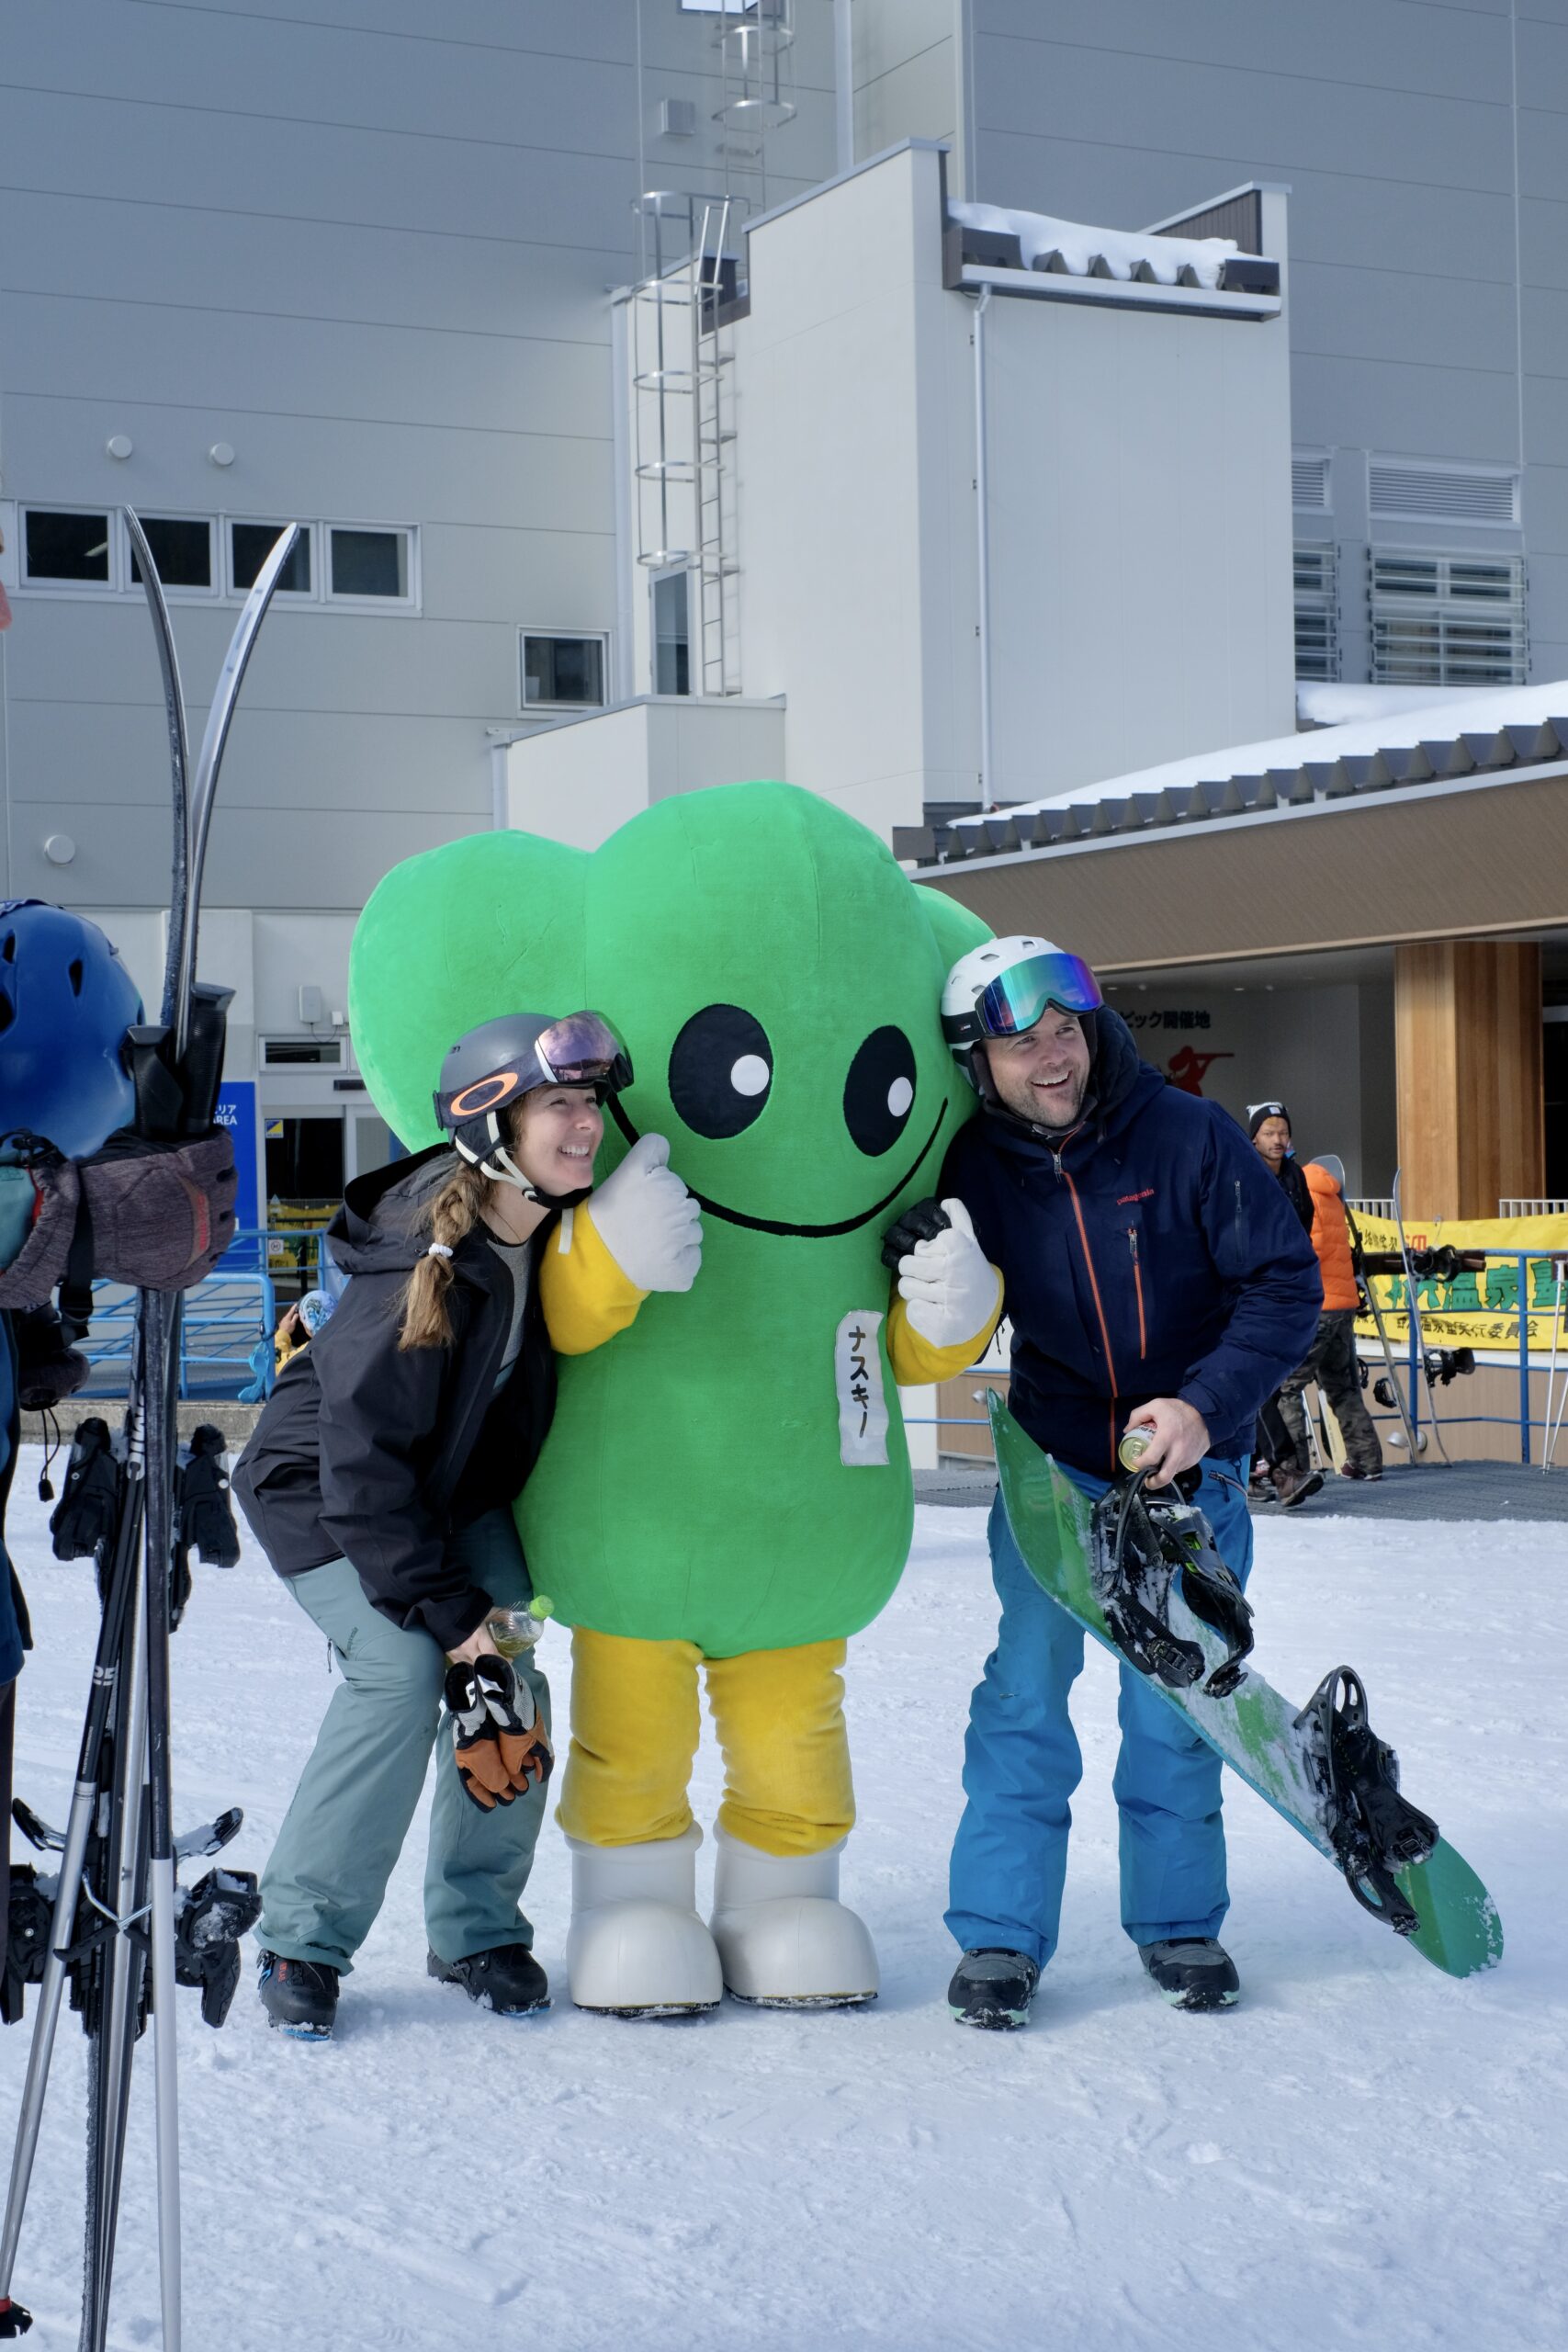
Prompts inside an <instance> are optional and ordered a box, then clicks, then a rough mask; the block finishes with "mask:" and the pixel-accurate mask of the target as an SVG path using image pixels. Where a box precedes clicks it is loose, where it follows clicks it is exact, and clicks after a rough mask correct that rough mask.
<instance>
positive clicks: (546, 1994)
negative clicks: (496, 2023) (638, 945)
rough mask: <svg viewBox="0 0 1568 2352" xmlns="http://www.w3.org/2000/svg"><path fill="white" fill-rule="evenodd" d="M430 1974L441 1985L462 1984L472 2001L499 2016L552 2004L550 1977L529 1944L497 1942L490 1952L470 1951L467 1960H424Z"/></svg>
mask: <svg viewBox="0 0 1568 2352" xmlns="http://www.w3.org/2000/svg"><path fill="white" fill-rule="evenodd" d="M425 1969H426V1972H427V1973H428V1974H430V1975H432V1976H434V1978H435V1980H436V1982H437V1983H438V1984H441V1985H461V1986H462V1988H463V1990H464V1992H465V1993H466V1994H467V1995H468V1998H469V2000H470V2001H479V2002H482V2003H483V2004H484V2005H485V2006H486V2007H489V2008H492V2009H493V2010H494V2011H495V2012H496V2015H497V2016H498V2017H503V2018H522V2017H526V2016H527V2015H528V2013H529V2011H530V2010H531V2009H547V2008H548V2007H549V2006H550V1980H549V1978H548V1977H547V1975H546V1974H545V1972H544V1970H543V1969H542V1968H541V1967H540V1966H539V1963H538V1962H537V1961H536V1959H535V1957H534V1955H533V1953H532V1952H531V1951H529V1949H528V1947H527V1945H526V1944H497V1945H496V1946H495V1948H494V1950H493V1951H476V1952H470V1953H469V1955H468V1959H467V1960H438V1959H437V1958H436V1956H435V1954H434V1952H432V1953H431V1955H430V1957H429V1959H428V1960H427V1961H426V1962H425Z"/></svg>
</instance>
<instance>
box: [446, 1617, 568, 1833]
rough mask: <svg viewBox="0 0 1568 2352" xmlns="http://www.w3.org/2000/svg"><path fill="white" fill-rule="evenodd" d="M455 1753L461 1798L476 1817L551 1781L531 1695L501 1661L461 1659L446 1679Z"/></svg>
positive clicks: (549, 1758)
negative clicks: (532, 1783)
mask: <svg viewBox="0 0 1568 2352" xmlns="http://www.w3.org/2000/svg"><path fill="white" fill-rule="evenodd" d="M446 1704H447V1707H448V1709H449V1711H450V1713H451V1716H452V1732H453V1743H454V1754H455V1756H456V1758H457V1771H458V1776H459V1778H460V1779H461V1781H462V1783H463V1792H464V1794H465V1795H466V1796H467V1797H468V1799H469V1800H470V1801H471V1802H472V1803H473V1804H477V1805H478V1806H479V1811H480V1812H481V1813H490V1812H492V1811H493V1810H494V1808H495V1807H496V1806H497V1805H498V1804H514V1803H515V1802H516V1800H517V1798H519V1797H521V1796H526V1794H527V1793H528V1787H529V1783H530V1781H536V1782H537V1784H538V1785H539V1787H540V1788H543V1786H544V1784H545V1782H546V1781H547V1780H548V1779H549V1777H550V1767H551V1765H552V1764H553V1763H554V1762H555V1751H554V1749H553V1748H552V1747H551V1746H550V1736H549V1734H548V1732H547V1730H546V1729H545V1726H544V1724H543V1723H542V1721H541V1720H540V1716H539V1711H538V1709H537V1708H536V1706H535V1704H534V1699H533V1694H532V1692H531V1691H529V1689H528V1687H527V1685H526V1684H525V1683H522V1682H519V1681H518V1679H517V1677H516V1676H515V1674H513V1671H512V1668H511V1667H510V1666H509V1665H508V1663H507V1661H506V1659H505V1658H503V1657H495V1656H493V1655H491V1653H490V1652H488V1651H487V1652H486V1653H484V1654H483V1655H482V1656H481V1657H477V1658H463V1659H460V1660H459V1661H458V1663H457V1665H456V1666H454V1667H452V1668H450V1669H449V1671H448V1673H447V1676H446Z"/></svg>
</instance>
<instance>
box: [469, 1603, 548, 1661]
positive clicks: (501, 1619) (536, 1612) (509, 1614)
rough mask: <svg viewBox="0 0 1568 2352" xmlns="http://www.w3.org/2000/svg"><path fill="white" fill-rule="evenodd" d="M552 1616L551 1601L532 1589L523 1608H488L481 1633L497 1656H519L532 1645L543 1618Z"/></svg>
mask: <svg viewBox="0 0 1568 2352" xmlns="http://www.w3.org/2000/svg"><path fill="white" fill-rule="evenodd" d="M554 1615H555V1603H554V1601H553V1600H550V1599H549V1597H548V1595H547V1594H546V1593H542V1592H536V1594H535V1595H534V1598H533V1600H531V1601H530V1602H529V1603H528V1606H527V1608H526V1609H492V1610H491V1612H490V1615H489V1616H488V1617H487V1618H486V1619H485V1632H486V1633H487V1634H489V1635H490V1638H491V1646H492V1647H493V1648H494V1650H495V1652H496V1654H497V1656H498V1657H503V1658H507V1659H509V1660H510V1659H513V1658H519V1657H522V1656H523V1653H524V1651H525V1650H531V1649H532V1648H533V1646H534V1645H535V1643H536V1641H537V1640H538V1638H539V1635H540V1634H542V1633H543V1632H544V1630H545V1624H546V1622H547V1619H549V1618H551V1617H553V1616H554Z"/></svg>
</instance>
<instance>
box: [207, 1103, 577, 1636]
mask: <svg viewBox="0 0 1568 2352" xmlns="http://www.w3.org/2000/svg"><path fill="white" fill-rule="evenodd" d="M455 1157H456V1155H455V1154H454V1153H453V1152H452V1150H451V1149H450V1148H449V1147H448V1146H447V1145H445V1144H437V1145H434V1146H433V1147H432V1148H431V1149H430V1150H428V1151H423V1152H421V1153H420V1154H419V1155H418V1156H417V1157H416V1158H415V1159H412V1160H410V1159H404V1160H399V1161H396V1162H395V1163H394V1164H393V1165H392V1167H390V1168H384V1169H378V1170H376V1171H375V1173H374V1174H372V1175H368V1176H363V1177H358V1178H356V1179H355V1182H353V1183H352V1184H351V1185H350V1186H349V1188H348V1192H347V1193H346V1194H345V1196H344V1203H343V1206H342V1207H341V1208H340V1209H339V1210H338V1212H337V1215H336V1216H334V1217H333V1221H332V1224H331V1225H330V1226H329V1227H328V1228H327V1238H328V1243H329V1246H330V1247H331V1250H332V1253H333V1259H334V1260H335V1261H336V1263H337V1264H338V1265H339V1266H340V1267H341V1268H342V1270H343V1272H344V1273H346V1274H347V1275H349V1277H350V1280H349V1282H348V1283H347V1284H346V1286H345V1287H344V1292H343V1295H342V1296H341V1297H340V1299H339V1301H338V1304H337V1306H336V1307H335V1309H334V1310H333V1316H332V1319H331V1320H330V1322H328V1323H327V1324H325V1325H324V1326H323V1328H322V1329H321V1332H320V1333H319V1334H318V1336H317V1337H316V1339H315V1340H312V1341H311V1343H310V1346H309V1347H308V1348H301V1349H300V1350H299V1352H298V1353H297V1354H296V1355H293V1356H291V1357H290V1358H289V1360H288V1363H286V1364H285V1365H284V1367H283V1369H282V1371H281V1372H280V1373H279V1374H278V1377H277V1385H276V1387H275V1388H274V1390H273V1392H272V1395H271V1396H270V1397H268V1399H267V1401H266V1404H265V1407H264V1408H263V1410H262V1416H261V1419H260V1420H259V1421H258V1422H257V1423H256V1426H255V1429H254V1432H253V1434H252V1437H251V1441H250V1443H249V1444H248V1445H247V1446H246V1448H245V1450H244V1452H243V1454H242V1455H241V1456H240V1459H239V1461H238V1463H237V1464H235V1467H234V1479H233V1484H234V1492H235V1495H236V1496H237V1497H238V1498H239V1501H240V1503H241V1506H242V1508H243V1510H244V1514H245V1517H246V1519H247V1520H248V1521H249V1522H250V1525H251V1527H252V1529H253V1531H254V1533H255V1535H256V1537H257V1539H258V1540H259V1542H260V1544H261V1545H262V1548H263V1550H264V1551H265V1553H266V1555H267V1557H268V1558H269V1560H270V1561H271V1562H272V1565H273V1566H274V1567H275V1568H276V1570H277V1572H278V1574H279V1575H280V1576H283V1577H295V1576H302V1575H303V1574H304V1573H305V1572H306V1571H307V1570H308V1569H310V1568H319V1567H321V1566H324V1565H325V1563H326V1562H327V1561H328V1560H333V1559H337V1558H340V1557H343V1558H346V1559H347V1560H348V1561H349V1563H350V1565H351V1566H353V1567H354V1569H355V1572H356V1573H357V1575H358V1577H359V1581H360V1583H361V1584H362V1585H363V1587H364V1589H365V1592H366V1596H367V1599H368V1600H370V1601H371V1602H372V1603H373V1605H374V1606H375V1607H376V1608H377V1609H378V1610H379V1611H380V1612H381V1614H382V1615H383V1616H384V1617H388V1618H389V1619H390V1620H391V1622H392V1623H393V1624H395V1625H400V1626H402V1627H403V1628H404V1629H405V1630H410V1631H412V1630H420V1631H423V1632H424V1633H427V1634H431V1635H432V1636H433V1637H434V1639H435V1640H436V1641H437V1642H439V1644H440V1645H441V1646H442V1648H443V1649H447V1650H450V1649H454V1648H456V1646H457V1644H458V1643H459V1642H462V1641H465V1640H467V1638H468V1635H469V1634H471V1633H473V1632H474V1630H475V1628H476V1627H477V1626H478V1625H479V1624H480V1623H482V1622H483V1620H484V1618H485V1616H486V1614H487V1612H488V1611H489V1609H490V1605H491V1597H490V1595H489V1594H488V1593H486V1592H485V1591H483V1590H482V1589H480V1588H479V1587H478V1586H476V1585H474V1584H472V1583H470V1581H469V1579H468V1575H467V1573H466V1571H465V1570H464V1569H463V1568H461V1567H460V1566H457V1565H456V1564H455V1563H453V1564H449V1560H448V1552H449V1545H450V1539H451V1538H452V1536H453V1535H454V1534H456V1533H457V1532H458V1530H459V1529H461V1528H464V1527H467V1526H468V1525H469V1524H470V1523H471V1522H472V1521H474V1520H476V1519H479V1518H480V1517H481V1516H482V1515H483V1513H484V1512H486V1511H487V1510H494V1509H496V1508H497V1507H498V1506H499V1505H502V1504H509V1503H512V1502H513V1501H514V1500H515V1499H516V1498H517V1496H518V1495H519V1494H520V1493H521V1491H522V1489H523V1487H524V1485H525V1481H526V1479H527V1477H528V1474H529V1472H530V1471H531V1470H532V1468H533V1466H534V1464H535V1462H536V1459H537V1458H538V1452H539V1448H540V1446H541V1445H542V1444H543V1442H544V1439H545V1434H546V1431H547V1430H548V1428H549V1425H550V1419H551V1417H552V1415H553V1413H554V1410H555V1394H556V1388H555V1356H554V1353H553V1351H552V1350H551V1347H550V1342H549V1337H548V1334H547V1331H546V1329H545V1318H544V1314H543V1310H542V1308H541V1306H540V1305H539V1285H538V1271H537V1270H538V1266H539V1262H540V1260H541V1257H542V1255H543V1252H544V1250H545V1247H546V1244H547V1237H548V1235H549V1234H550V1233H551V1231H552V1230H553V1228H554V1224H555V1220H554V1219H553V1218H551V1217H547V1218H546V1220H545V1222H544V1223H543V1224H542V1225H541V1226H540V1227H538V1229H537V1231H536V1234H535V1236H534V1238H533V1243H532V1255H531V1258H530V1261H529V1280H528V1295H527V1301H526V1305H525V1311H524V1318H523V1333H522V1348H521V1352H520V1353H519V1355H518V1358H517V1361H516V1363H514V1364H513V1368H512V1371H511V1374H510V1375H509V1376H508V1378H507V1379H506V1381H505V1382H504V1384H503V1385H502V1387H501V1389H500V1390H499V1392H498V1391H497V1388H496V1379H497V1375H498V1374H499V1372H500V1370H501V1364H502V1356H503V1354H504V1351H505V1347H506V1341H507V1339H508V1336H509V1334H510V1331H511V1327H512V1310H513V1298H514V1286H513V1279H512V1275H511V1272H510V1271H509V1270H508V1268H507V1267H506V1266H505V1265H504V1264H503V1263H502V1259H501V1257H500V1255H499V1254H498V1252H497V1250H495V1249H494V1248H493V1247H492V1246H491V1241H490V1238H489V1236H488V1230H487V1228H485V1227H482V1226H476V1227H474V1228H473V1230H472V1231H471V1232H469V1233H468V1234H466V1235H465V1236H464V1238H463V1239H462V1240H461V1241H459V1242H457V1244H456V1245H455V1246H454V1249H453V1254H452V1260H451V1268H452V1273H453V1277H454V1279H453V1282H452V1285H451V1287H450V1289H449V1290H448V1291H447V1293H446V1304H447V1310H448V1313H449V1315H450V1317H451V1321H452V1330H453V1337H452V1344H451V1345H450V1347H446V1348H439V1347H432V1348H409V1349H400V1347H399V1345H398V1332H399V1327H400V1322H401V1319H402V1318H401V1307H402V1299H403V1292H404V1289H405V1287H406V1285H407V1282H408V1277H409V1273H410V1271H411V1270H412V1267H413V1266H415V1265H416V1264H417V1263H418V1261H419V1260H420V1259H421V1258H422V1257H423V1255H424V1252H425V1250H426V1248H427V1247H428V1234H427V1230H426V1228H425V1227H423V1224H422V1223H421V1222H420V1214H419V1213H420V1210H421V1209H422V1207H423V1204H424V1203H425V1202H426V1200H427V1199H428V1197H429V1195H430V1193H432V1192H433V1191H434V1190H436V1189H437V1188H438V1187H439V1186H440V1185H441V1184H443V1183H444V1182H446V1177H447V1176H448V1175H449V1173H450V1172H451V1169H452V1166H453V1164H454V1162H455Z"/></svg>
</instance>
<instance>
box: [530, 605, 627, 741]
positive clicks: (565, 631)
mask: <svg viewBox="0 0 1568 2352" xmlns="http://www.w3.org/2000/svg"><path fill="white" fill-rule="evenodd" d="M531 637H547V638H551V639H561V638H570V639H572V640H573V641H574V642H576V643H578V644H583V645H586V644H594V645H597V646H598V648H599V699H598V701H597V702H530V701H529V700H528V669H527V662H528V639H530V638H531ZM612 675H613V673H612V671H611V668H610V632H609V630H608V629H607V628H541V627H540V626H539V625H538V624H537V623H536V622H532V621H527V622H522V623H520V624H519V626H518V630H517V707H518V709H519V710H520V711H521V712H522V714H523V716H524V718H536V717H537V716H539V715H540V714H541V713H549V712H553V711H567V710H608V709H609V707H610V679H611V677H612Z"/></svg>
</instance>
